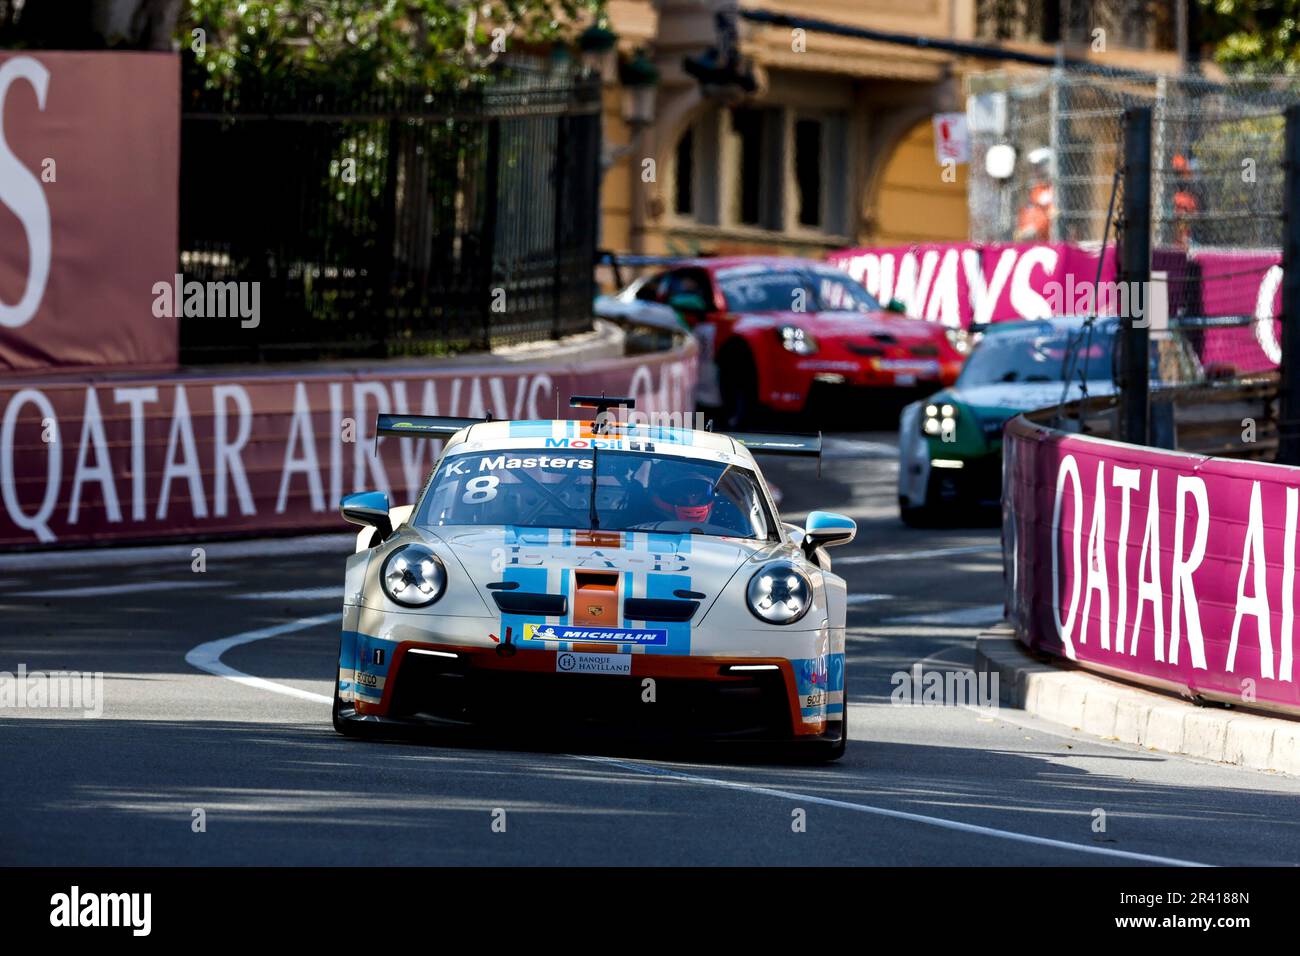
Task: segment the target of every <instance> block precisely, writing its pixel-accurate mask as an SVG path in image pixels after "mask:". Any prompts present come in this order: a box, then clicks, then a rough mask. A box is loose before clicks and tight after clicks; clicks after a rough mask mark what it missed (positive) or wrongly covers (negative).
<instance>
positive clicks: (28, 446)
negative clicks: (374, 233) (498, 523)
mask: <svg viewBox="0 0 1300 956" xmlns="http://www.w3.org/2000/svg"><path fill="white" fill-rule="evenodd" d="M695 365H696V360H695V346H694V343H693V342H688V344H687V345H685V346H684V347H683V348H682V349H680V350H678V351H676V352H671V353H663V354H661V355H655V356H640V357H637V358H619V359H603V360H596V361H592V362H588V363H585V364H582V365H581V367H578V366H577V365H555V366H550V367H547V366H504V367H500V366H498V367H494V368H468V367H457V368H454V369H447V370H436V371H428V370H409V369H408V370H403V371H383V372H338V373H327V372H319V371H313V372H303V373H299V374H294V373H291V372H290V373H278V374H262V375H255V376H248V375H246V376H240V377H235V376H233V375H232V376H222V377H216V376H197V375H190V376H181V375H173V376H168V377H154V378H138V379H113V380H105V381H97V382H93V383H87V382H85V381H80V382H62V383H51V382H45V383H27V384H18V383H10V382H4V381H3V380H0V546H56V545H65V544H75V543H85V542H91V541H110V540H111V541H124V540H130V539H133V538H136V539H138V538H155V537H160V536H168V535H190V534H196V533H197V534H218V533H231V532H262V531H288V530H311V529H315V528H333V527H342V525H341V524H340V519H339V518H338V513H337V507H338V501H339V498H340V497H341V496H342V495H344V494H347V493H349V492H352V491H357V490H363V489H379V490H384V491H389V492H390V493H391V497H392V499H393V500H394V502H395V503H406V502H409V501H411V500H412V498H413V497H414V495H415V494H416V493H417V492H418V490H419V488H420V486H421V484H422V482H423V480H424V478H425V477H426V476H427V474H428V471H429V466H430V465H431V464H432V462H433V460H434V458H435V457H436V455H437V452H438V450H439V448H440V447H441V444H440V443H438V442H429V441H425V440H421V439H411V438H384V439H382V440H381V441H380V442H379V453H378V456H376V455H375V454H374V422H375V415H376V414H378V413H380V412H387V411H392V412H399V413H401V412H407V413H411V414H437V415H464V416H476V415H482V414H484V413H485V412H487V411H491V413H492V414H493V415H494V416H495V417H497V418H552V417H555V416H556V413H557V407H558V412H559V417H562V418H563V417H568V416H569V409H568V408H567V407H565V406H566V405H567V403H568V398H569V395H570V394H573V393H588V394H590V393H596V394H599V393H600V392H601V391H604V392H606V393H607V394H610V395H631V396H633V397H635V398H636V399H637V409H638V410H645V411H650V412H656V411H658V412H679V413H680V412H682V411H687V412H689V411H690V410H691V408H692V407H693V405H692V401H693V399H692V396H693V390H694V384H695ZM575 414H576V413H575Z"/></svg>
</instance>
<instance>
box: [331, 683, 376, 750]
mask: <svg viewBox="0 0 1300 956" xmlns="http://www.w3.org/2000/svg"><path fill="white" fill-rule="evenodd" d="M342 709H343V700H342V698H340V697H339V682H338V681H337V680H335V681H334V708H333V716H334V729H335V730H336V731H338V732H339V733H340V734H342V735H343V736H344V737H352V738H356V739H363V740H366V739H371V738H373V737H375V736H377V735H378V731H379V728H378V727H377V726H376V725H374V724H370V723H365V722H363V721H360V720H348V719H347V718H346V717H344V716H342V714H341V711H342Z"/></svg>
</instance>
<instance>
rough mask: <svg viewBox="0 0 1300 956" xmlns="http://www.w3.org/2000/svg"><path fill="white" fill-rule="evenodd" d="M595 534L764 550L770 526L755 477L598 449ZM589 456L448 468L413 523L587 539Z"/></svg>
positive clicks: (490, 456)
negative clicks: (702, 540)
mask: <svg viewBox="0 0 1300 956" xmlns="http://www.w3.org/2000/svg"><path fill="white" fill-rule="evenodd" d="M596 470H597V478H596V513H597V515H598V516H599V527H600V530H601V531H648V532H663V533H670V534H671V533H678V534H703V535H712V536H718V537H732V538H749V539H756V540H769V539H771V538H772V537H774V535H775V531H776V522H775V521H774V520H773V517H772V515H771V513H770V511H769V509H768V507H767V503H766V500H765V499H764V497H763V494H762V492H761V490H760V486H759V483H758V479H757V478H756V477H755V475H754V473H753V472H751V471H748V470H746V469H744V468H737V467H735V466H733V465H724V464H721V463H719V462H712V461H702V460H700V459H693V458H676V457H671V456H655V455H647V454H644V453H641V452H626V451H610V450H605V449H601V450H600V451H599V453H598V454H597V455H596ZM591 476H592V454H591V452H590V451H587V450H576V449H545V450H543V449H531V448H530V449H510V450H508V451H489V452H474V453H466V454H461V455H453V456H450V457H448V458H446V459H445V460H444V461H443V462H442V465H441V466H440V467H439V468H438V472H437V474H436V475H434V477H433V480H432V481H431V482H430V484H429V488H428V490H427V491H426V492H425V494H424V497H423V499H422V500H421V503H420V507H419V510H418V513H417V516H416V520H415V523H416V525H418V526H422V527H439V526H443V525H516V526H520V527H538V528H572V529H583V530H585V529H589V528H591V527H592V525H591V510H590V509H591V490H592V485H591Z"/></svg>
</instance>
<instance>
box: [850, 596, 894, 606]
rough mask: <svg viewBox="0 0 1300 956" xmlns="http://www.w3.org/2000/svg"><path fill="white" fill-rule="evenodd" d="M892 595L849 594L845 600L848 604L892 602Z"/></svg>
mask: <svg viewBox="0 0 1300 956" xmlns="http://www.w3.org/2000/svg"><path fill="white" fill-rule="evenodd" d="M893 597H894V595H892V594H850V595H849V596H848V597H847V598H845V602H846V603H848V604H870V603H871V602H872V601H889V600H892V599H893Z"/></svg>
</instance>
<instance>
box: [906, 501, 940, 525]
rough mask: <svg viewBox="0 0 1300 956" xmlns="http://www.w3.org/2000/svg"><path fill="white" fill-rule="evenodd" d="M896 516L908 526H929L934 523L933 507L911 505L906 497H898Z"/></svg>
mask: <svg viewBox="0 0 1300 956" xmlns="http://www.w3.org/2000/svg"><path fill="white" fill-rule="evenodd" d="M898 517H899V518H901V519H902V521H903V524H905V525H907V526H908V527H909V528H929V527H931V526H932V525H933V524H934V520H935V519H934V509H933V508H929V507H926V506H925V505H921V506H919V507H912V506H910V505H908V504H907V499H906V498H899V499H898Z"/></svg>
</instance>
